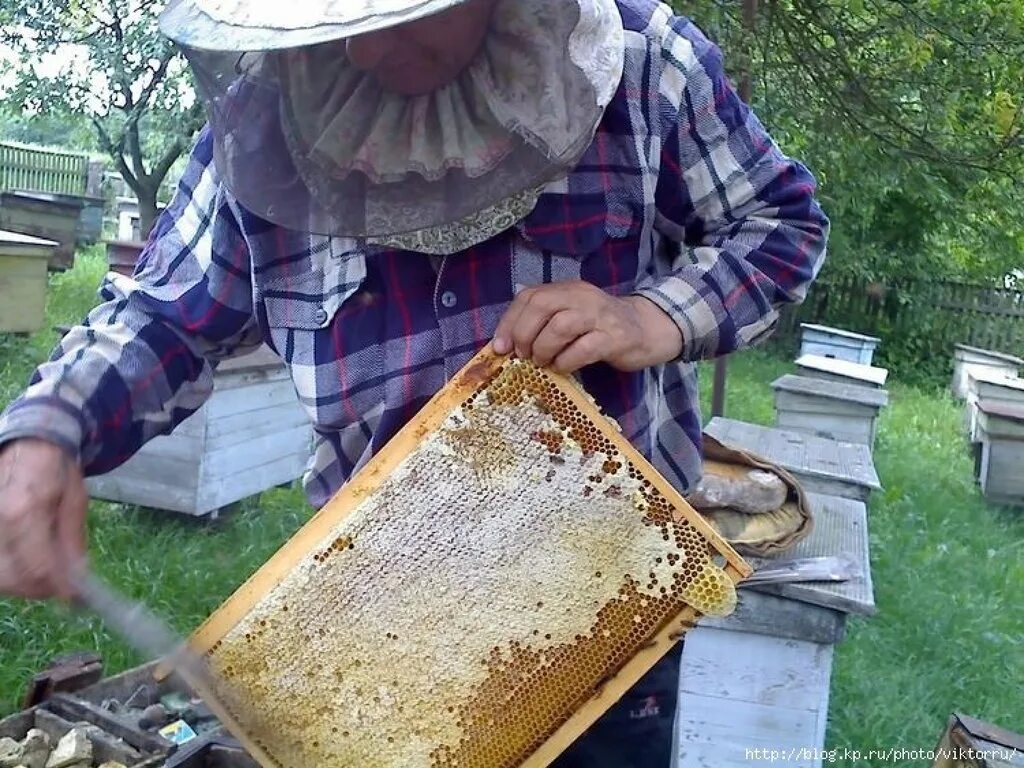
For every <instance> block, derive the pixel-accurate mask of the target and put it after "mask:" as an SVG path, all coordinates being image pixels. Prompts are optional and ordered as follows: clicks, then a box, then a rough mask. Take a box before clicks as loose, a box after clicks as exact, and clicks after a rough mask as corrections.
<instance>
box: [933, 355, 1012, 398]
mask: <svg viewBox="0 0 1024 768" xmlns="http://www.w3.org/2000/svg"><path fill="white" fill-rule="evenodd" d="M1021 368H1024V360H1022V359H1021V358H1019V357H1017V356H1016V355H1007V354H1004V353H1002V352H994V351H992V350H988V349H979V348H978V347H970V346H967V345H966V344H957V345H955V347H954V349H953V382H952V385H951V389H952V392H953V396H954V397H956V398H958V399H960V400H963V399H964V398H965V397H967V385H968V379H967V377H968V374H970V373H973V372H976V371H985V372H988V373H992V374H995V375H997V376H998V375H1005V376H1010V377H1016V376H1019V375H1020V370H1021Z"/></svg>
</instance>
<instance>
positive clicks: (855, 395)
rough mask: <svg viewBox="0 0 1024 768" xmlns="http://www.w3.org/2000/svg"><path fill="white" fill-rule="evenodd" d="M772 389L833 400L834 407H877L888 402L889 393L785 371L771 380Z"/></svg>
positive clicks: (881, 406)
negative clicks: (785, 372) (782, 374)
mask: <svg viewBox="0 0 1024 768" xmlns="http://www.w3.org/2000/svg"><path fill="white" fill-rule="evenodd" d="M772 389H774V390H775V391H776V392H779V393H785V394H788V395H792V396H802V397H807V398H818V399H821V400H830V401H834V402H835V404H836V406H835V407H848V408H852V407H853V406H865V407H870V408H873V409H879V408H884V407H885V406H886V405H888V403H889V393H888V392H886V391H885V390H884V389H878V388H877V387H864V386H860V385H858V384H845V383H841V382H838V381H825V380H823V379H815V378H812V377H809V376H797V375H795V374H792V373H787V374H785V375H784V376H780V377H779V378H777V379H776V380H775V381H773V382H772ZM848 412H850V413H856V412H857V411H856V410H850V411H848Z"/></svg>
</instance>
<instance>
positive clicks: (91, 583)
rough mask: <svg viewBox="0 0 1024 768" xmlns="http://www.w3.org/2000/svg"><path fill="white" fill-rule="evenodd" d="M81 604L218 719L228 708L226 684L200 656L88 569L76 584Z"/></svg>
mask: <svg viewBox="0 0 1024 768" xmlns="http://www.w3.org/2000/svg"><path fill="white" fill-rule="evenodd" d="M75 586H76V588H77V593H78V596H77V602H78V603H79V604H80V605H81V606H83V607H85V608H87V609H88V610H90V611H92V612H93V613H95V614H96V615H97V616H99V617H100V618H101V619H102V620H103V622H104V623H105V624H106V625H107V626H108V627H110V629H111V630H113V631H115V632H117V634H118V635H120V636H121V637H122V638H123V639H124V641H125V642H126V643H128V644H129V645H130V646H131V647H132V648H134V649H135V650H136V651H138V652H139V653H141V654H143V655H144V656H145V657H146V658H147V659H150V660H160V661H162V662H163V664H164V665H165V666H166V668H167V669H168V670H170V671H171V672H172V673H175V674H177V675H178V676H179V677H180V678H181V679H182V680H183V681H184V682H185V683H186V684H187V685H188V686H189V687H190V688H192V690H194V691H195V692H196V693H197V694H198V695H199V696H201V697H202V698H203V701H204V702H205V703H206V705H207V706H208V707H209V708H210V709H211V711H214V712H215V713H216V714H217V715H218V717H221V716H222V715H223V714H224V713H227V712H230V711H231V710H230V709H228V708H227V707H226V706H225V701H224V697H223V691H224V684H223V681H220V680H218V679H217V678H216V677H215V676H214V675H213V673H212V672H211V670H210V668H209V666H208V665H207V664H206V662H205V660H204V659H203V658H202V656H201V655H200V654H198V653H197V652H196V651H194V650H193V649H192V648H191V647H190V646H189V645H188V642H187V641H186V640H185V639H184V638H183V637H181V636H180V635H179V634H178V633H177V632H175V631H174V630H173V629H172V628H171V627H170V626H169V625H168V624H167V623H166V622H164V621H163V619H161V618H159V617H158V616H157V615H156V614H154V613H153V612H152V611H150V610H149V608H147V607H146V606H145V605H144V604H143V603H141V602H138V601H135V600H131V599H129V598H128V597H125V596H124V595H121V594H119V593H118V592H117V591H115V590H114V589H113V588H111V587H110V586H108V585H107V584H106V583H104V582H103V581H102V580H100V579H99V578H98V577H97V576H95V575H94V574H93V573H91V572H90V571H89V570H88V569H86V568H81V569H79V571H78V575H77V578H76V580H75Z"/></svg>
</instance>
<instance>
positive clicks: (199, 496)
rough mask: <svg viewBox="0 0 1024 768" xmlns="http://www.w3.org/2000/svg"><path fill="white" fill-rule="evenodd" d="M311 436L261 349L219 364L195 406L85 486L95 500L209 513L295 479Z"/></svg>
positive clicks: (278, 370)
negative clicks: (208, 390) (207, 394)
mask: <svg viewBox="0 0 1024 768" xmlns="http://www.w3.org/2000/svg"><path fill="white" fill-rule="evenodd" d="M312 434H313V433H312V426H311V424H310V421H309V416H308V414H307V413H306V411H305V409H304V408H303V407H302V405H301V404H300V403H299V401H298V397H297V396H296V394H295V387H294V385H293V384H292V381H291V379H290V378H289V376H288V371H287V369H286V368H285V366H284V364H283V363H282V362H281V360H280V358H278V357H277V356H276V355H274V354H273V353H272V352H271V351H270V350H269V349H267V348H265V347H264V348H261V349H260V350H258V351H257V352H254V353H252V354H250V355H246V356H244V357H240V358H237V359H234V360H229V361H227V362H225V363H222V364H221V365H220V366H219V367H218V369H217V371H216V373H215V374H214V391H213V394H212V395H211V397H210V399H209V400H208V401H207V402H206V403H205V404H204V405H203V407H202V408H200V409H199V410H198V411H197V412H196V413H194V414H193V415H192V416H190V417H189V418H188V419H186V420H185V421H183V422H182V423H181V424H179V425H178V427H177V428H176V429H175V430H174V432H173V433H171V434H170V435H162V436H160V437H157V438H154V439H153V440H151V441H150V442H148V443H146V444H145V445H144V446H143V447H142V449H141V450H140V451H139V452H138V453H136V454H135V455H134V456H133V457H132V458H130V459H129V460H128V461H127V462H125V463H124V464H122V465H121V466H120V467H118V468H116V469H115V470H113V471H112V472H108V473H106V474H104V475H98V476H96V477H91V478H89V479H88V480H87V486H88V489H89V494H90V496H92V497H93V498H97V499H105V500H107V501H116V502H121V503H124V504H135V505H138V506H143V507H149V508H152V509H160V510H165V511H169V512H179V513H182V514H186V515H192V516H205V515H210V514H212V513H216V512H217V511H218V510H220V509H221V508H222V507H225V506H227V505H229V504H233V503H234V502H236V501H240V500H241V499H244V498H246V497H249V496H252V495H254V494H257V493H260V492H262V491H266V490H269V489H271V488H274V487H275V486H278V485H284V484H286V483H290V482H292V481H294V480H296V479H297V478H299V477H301V476H302V474H303V472H304V471H305V468H306V464H307V463H308V461H309V456H310V451H311V445H312Z"/></svg>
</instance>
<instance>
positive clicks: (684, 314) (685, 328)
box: [635, 276, 726, 363]
mask: <svg viewBox="0 0 1024 768" xmlns="http://www.w3.org/2000/svg"><path fill="white" fill-rule="evenodd" d="M702 291H703V292H704V294H702ZM707 292H708V285H707V283H706V282H703V281H701V282H700V283H699V285H692V284H691V283H690V282H688V281H687V280H686V279H684V278H682V277H678V276H672V277H668V278H666V279H664V280H662V281H661V282H659V283H655V284H653V285H646V286H643V287H639V288H637V290H636V291H635V293H636V295H638V296H643V297H644V298H645V299H647V300H649V301H651V302H653V303H654V304H655V305H657V306H658V307H659V308H660V309H661V310H662V311H663V312H664V313H665V314H667V315H668V316H669V317H670V318H672V320H673V321H674V322H675V324H676V326H678V328H679V332H680V333H681V334H682V336H683V347H682V351H681V352H680V354H679V357H678V358H676V360H674V361H671V362H687V363H689V362H696V361H698V360H706V359H708V358H710V357H713V356H714V355H715V354H716V350H717V349H718V346H719V337H720V331H721V322H722V319H724V318H725V316H726V313H725V308H724V307H723V306H722V304H721V302H720V301H719V300H718V298H717V297H716V296H710V297H709V296H707V295H706V294H707Z"/></svg>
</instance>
